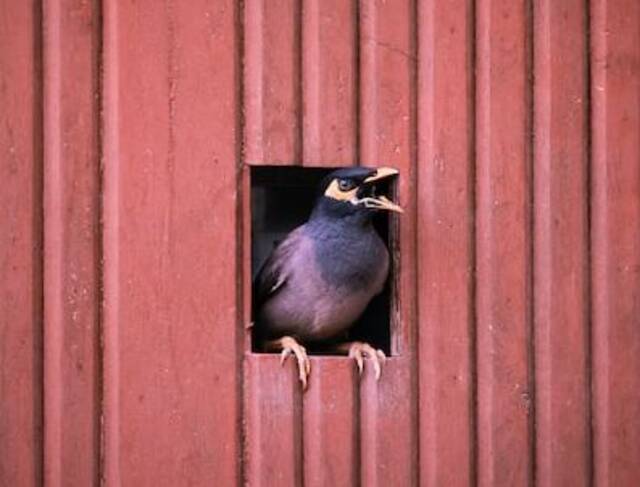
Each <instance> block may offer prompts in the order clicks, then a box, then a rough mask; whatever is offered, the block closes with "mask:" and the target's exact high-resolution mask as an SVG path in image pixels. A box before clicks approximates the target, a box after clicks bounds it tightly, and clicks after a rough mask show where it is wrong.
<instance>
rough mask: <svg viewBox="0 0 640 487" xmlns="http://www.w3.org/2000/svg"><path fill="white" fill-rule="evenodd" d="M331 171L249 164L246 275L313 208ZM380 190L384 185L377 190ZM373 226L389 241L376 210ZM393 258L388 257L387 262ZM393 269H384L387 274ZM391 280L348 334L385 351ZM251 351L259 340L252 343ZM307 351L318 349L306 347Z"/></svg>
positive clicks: (384, 222)
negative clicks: (249, 225) (249, 222)
mask: <svg viewBox="0 0 640 487" xmlns="http://www.w3.org/2000/svg"><path fill="white" fill-rule="evenodd" d="M331 171H332V169H319V168H303V167H291V166H288V167H252V168H251V216H252V218H251V270H252V277H255V275H256V273H257V272H258V270H259V269H260V266H261V265H262V263H263V262H264V260H265V259H266V258H267V256H268V255H269V253H270V252H271V251H272V250H273V249H274V248H275V246H276V245H278V243H280V242H281V241H282V240H283V239H284V238H285V237H286V236H287V234H288V233H289V232H290V231H291V230H293V229H294V228H296V227H297V226H299V225H302V224H303V223H304V222H305V221H306V220H307V218H308V217H309V214H310V213H311V210H312V208H313V204H314V201H315V198H316V195H317V187H318V184H319V183H320V181H321V180H322V178H323V177H324V176H326V175H327V174H328V173H329V172H331ZM381 189H382V191H384V190H385V188H381ZM374 226H375V227H376V230H377V231H378V233H379V234H380V235H381V236H382V238H383V240H384V241H385V242H387V246H388V247H389V248H390V245H389V243H390V242H389V215H388V214H387V213H386V212H385V213H380V214H379V215H376V217H375V219H374ZM392 261H393V259H391V260H390V262H391V263H392ZM392 273H393V268H391V269H390V276H391V275H392ZM391 282H392V279H391V278H389V279H388V280H387V284H386V286H385V289H384V291H383V292H382V293H381V294H379V295H378V296H376V297H375V298H374V299H373V300H372V301H371V303H369V306H368V307H367V309H366V310H365V311H364V313H363V315H362V316H361V317H360V319H359V320H358V321H357V322H356V323H355V324H354V326H353V327H352V329H351V332H350V334H349V336H348V337H346V338H348V339H349V340H360V341H366V342H368V343H370V344H371V345H372V346H374V347H376V348H380V349H382V350H384V352H385V353H386V354H387V355H390V348H391V346H390V342H391V336H390V328H391V327H390V300H391ZM252 343H253V344H252V347H253V351H254V352H259V351H260V346H259V345H260V344H259V343H255V340H254V341H253V342H252ZM309 351H310V353H322V352H321V351H319V350H313V349H310V350H309Z"/></svg>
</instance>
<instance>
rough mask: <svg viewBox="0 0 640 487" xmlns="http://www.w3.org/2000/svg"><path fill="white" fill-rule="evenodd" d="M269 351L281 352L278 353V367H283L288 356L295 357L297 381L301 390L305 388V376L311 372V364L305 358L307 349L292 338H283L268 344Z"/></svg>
mask: <svg viewBox="0 0 640 487" xmlns="http://www.w3.org/2000/svg"><path fill="white" fill-rule="evenodd" d="M269 346H270V347H271V349H273V348H275V347H277V348H279V349H281V350H282V352H281V353H280V365H281V366H284V363H285V361H286V360H287V357H288V356H289V355H295V358H296V365H297V367H298V379H299V380H300V382H302V388H303V390H304V389H306V388H307V384H308V381H307V376H308V375H309V372H311V362H310V361H309V357H307V349H306V348H304V347H303V346H302V345H300V344H299V343H298V342H297V341H296V340H295V339H294V338H293V337H290V336H285V337H282V338H279V339H278V340H273V341H272V342H270V343H269Z"/></svg>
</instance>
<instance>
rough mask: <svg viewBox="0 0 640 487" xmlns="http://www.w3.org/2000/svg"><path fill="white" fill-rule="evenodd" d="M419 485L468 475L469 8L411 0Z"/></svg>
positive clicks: (462, 3)
mask: <svg viewBox="0 0 640 487" xmlns="http://www.w3.org/2000/svg"><path fill="white" fill-rule="evenodd" d="M418 19H419V23H420V24H419V25H420V27H419V29H418V32H419V49H418V52H419V59H418V61H419V64H418V66H419V68H418V83H419V85H418V89H419V92H418V124H419V126H418V134H419V135H418V137H419V139H418V164H419V165H418V223H417V225H416V227H417V234H418V289H419V300H418V302H419V313H418V315H419V317H420V321H419V326H420V329H419V339H420V342H419V345H420V362H419V366H420V482H421V485H434V486H437V485H448V486H454V485H460V486H462V485H470V484H471V483H473V482H474V480H475V479H474V462H473V455H474V453H475V452H474V449H473V440H474V437H475V425H474V423H473V420H472V419H473V414H474V410H473V407H472V404H473V400H474V398H473V377H472V368H473V360H472V351H473V347H474V333H473V326H474V322H473V318H474V317H473V294H472V273H473V267H474V258H473V241H472V238H473V194H474V192H473V162H472V157H473V153H474V151H473V143H474V139H473V137H474V133H473V118H472V117H473V88H472V80H473V68H472V52H473V51H472V46H473V39H472V33H473V11H472V5H471V3H470V2H468V1H467V0H459V1H455V2H449V1H441V0H428V1H425V2H421V3H420V4H419V17H418Z"/></svg>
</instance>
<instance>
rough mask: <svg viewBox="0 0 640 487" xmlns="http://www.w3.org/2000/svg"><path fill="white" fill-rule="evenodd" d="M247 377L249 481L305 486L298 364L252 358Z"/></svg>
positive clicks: (267, 356)
mask: <svg viewBox="0 0 640 487" xmlns="http://www.w3.org/2000/svg"><path fill="white" fill-rule="evenodd" d="M245 364H246V366H245V372H246V380H245V384H246V389H245V391H246V394H247V405H246V417H245V421H246V428H247V429H246V431H247V434H246V440H245V441H246V448H247V456H246V459H245V463H246V464H245V469H246V473H245V481H246V482H247V484H248V485H251V486H265V487H267V486H269V487H270V486H276V485H277V486H282V487H286V486H291V487H294V486H298V485H302V482H303V481H302V479H303V464H302V451H303V444H302V387H301V385H300V382H299V381H298V371H297V365H296V362H295V360H292V359H291V358H289V359H288V360H287V362H286V363H285V364H284V365H281V364H280V357H279V355H276V354H250V355H248V356H247V357H246V360H245Z"/></svg>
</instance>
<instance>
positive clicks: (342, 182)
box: [338, 179, 355, 191]
mask: <svg viewBox="0 0 640 487" xmlns="http://www.w3.org/2000/svg"><path fill="white" fill-rule="evenodd" d="M354 187H355V184H354V183H353V181H349V180H348V179H338V188H340V191H350V190H352V189H353V188H354Z"/></svg>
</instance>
